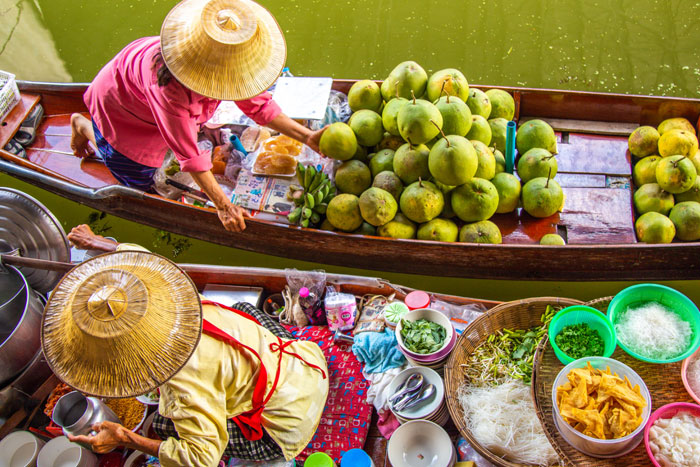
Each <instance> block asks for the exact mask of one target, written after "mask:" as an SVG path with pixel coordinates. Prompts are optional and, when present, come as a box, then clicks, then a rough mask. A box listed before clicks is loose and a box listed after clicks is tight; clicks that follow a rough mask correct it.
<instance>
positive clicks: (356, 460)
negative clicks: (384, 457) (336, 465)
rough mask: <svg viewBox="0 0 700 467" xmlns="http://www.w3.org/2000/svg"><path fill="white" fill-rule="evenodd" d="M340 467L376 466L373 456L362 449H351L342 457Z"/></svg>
mask: <svg viewBox="0 0 700 467" xmlns="http://www.w3.org/2000/svg"><path fill="white" fill-rule="evenodd" d="M340 467H374V462H373V461H372V458H371V457H369V454H367V453H366V452H365V451H363V450H362V449H357V448H356V449H350V450H349V451H348V452H346V453H345V455H344V456H343V458H342V459H340Z"/></svg>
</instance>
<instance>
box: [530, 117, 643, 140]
mask: <svg viewBox="0 0 700 467" xmlns="http://www.w3.org/2000/svg"><path fill="white" fill-rule="evenodd" d="M535 119H539V120H544V121H545V122H547V123H549V124H550V125H551V126H552V128H554V131H559V132H566V133H592V134H599V135H617V136H625V137H629V135H630V134H631V133H632V132H633V131H634V130H635V129H637V128H638V127H639V124H637V123H626V122H600V121H592V120H573V119H566V118H547V117H521V118H520V120H519V123H520V124H521V125H522V124H523V123H525V122H527V121H528V120H535Z"/></svg>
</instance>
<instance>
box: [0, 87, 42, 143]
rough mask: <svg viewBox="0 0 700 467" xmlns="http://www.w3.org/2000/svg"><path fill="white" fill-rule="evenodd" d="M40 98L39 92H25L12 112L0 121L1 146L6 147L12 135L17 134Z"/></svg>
mask: <svg viewBox="0 0 700 467" xmlns="http://www.w3.org/2000/svg"><path fill="white" fill-rule="evenodd" d="M39 98H40V97H39V95H38V94H25V93H23V94H22V95H21V98H20V101H19V102H18V103H17V105H15V107H14V108H13V109H12V110H10V113H9V114H8V115H7V116H6V117H5V119H4V120H3V121H2V123H0V148H4V147H5V145H6V144H7V143H8V142H9V141H10V140H11V139H12V137H13V136H15V133H17V130H19V126H20V124H21V123H22V122H23V121H24V119H25V118H27V115H29V112H31V111H32V109H33V108H34V106H35V105H36V104H37V102H39Z"/></svg>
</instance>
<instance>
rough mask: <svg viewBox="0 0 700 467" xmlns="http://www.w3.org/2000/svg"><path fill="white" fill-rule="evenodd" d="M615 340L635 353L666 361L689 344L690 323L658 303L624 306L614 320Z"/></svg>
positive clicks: (680, 352) (681, 351) (678, 353)
mask: <svg viewBox="0 0 700 467" xmlns="http://www.w3.org/2000/svg"><path fill="white" fill-rule="evenodd" d="M615 332H616V334H617V339H618V340H619V341H620V342H622V343H623V344H625V345H626V346H627V347H628V348H630V349H632V350H633V351H634V352H636V353H638V354H639V355H643V356H645V357H647V358H653V359H657V360H666V359H669V358H673V357H676V356H678V355H680V354H682V353H683V352H684V351H685V349H687V348H688V345H690V339H691V337H692V334H693V331H692V329H691V328H690V325H689V324H688V323H687V322H686V321H683V320H682V319H681V318H680V317H679V316H678V315H677V314H675V313H674V312H673V311H671V310H669V309H668V308H666V307H664V306H663V305H661V304H660V303H656V302H649V303H646V304H644V305H642V306H640V307H638V308H628V309H627V311H625V312H624V313H623V314H621V315H620V317H619V319H618V320H617V323H615Z"/></svg>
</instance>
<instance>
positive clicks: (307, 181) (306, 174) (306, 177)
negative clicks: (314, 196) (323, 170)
mask: <svg viewBox="0 0 700 467" xmlns="http://www.w3.org/2000/svg"><path fill="white" fill-rule="evenodd" d="M312 171H313V172H316V170H315V169H314V168H313V167H309V168H308V169H306V172H304V189H305V190H308V189H309V185H311V180H313V178H314V175H315V173H311V172H312Z"/></svg>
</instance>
